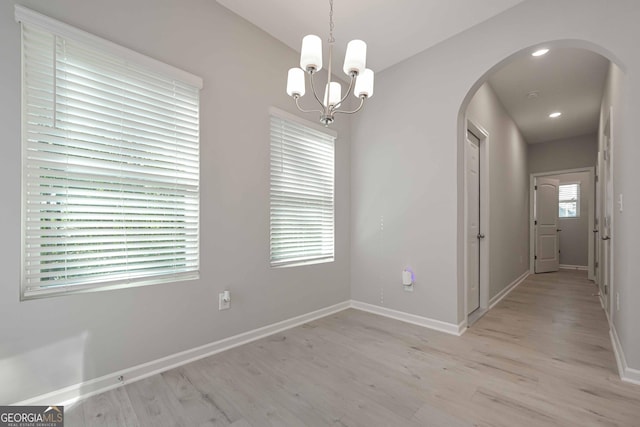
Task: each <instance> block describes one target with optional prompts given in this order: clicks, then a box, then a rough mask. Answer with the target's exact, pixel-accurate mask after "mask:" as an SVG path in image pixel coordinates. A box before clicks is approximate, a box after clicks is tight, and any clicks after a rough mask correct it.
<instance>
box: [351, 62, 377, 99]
mask: <svg viewBox="0 0 640 427" xmlns="http://www.w3.org/2000/svg"><path fill="white" fill-rule="evenodd" d="M373 76H374V73H373V71H371V70H370V69H368V68H366V69H365V70H364V71H363V72H362V74H360V75H359V76H358V79H357V80H356V88H355V90H354V91H353V94H354V95H355V97H356V98H361V97H365V98H371V97H372V96H373Z"/></svg>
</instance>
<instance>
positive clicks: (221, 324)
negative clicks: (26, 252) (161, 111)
mask: <svg viewBox="0 0 640 427" xmlns="http://www.w3.org/2000/svg"><path fill="white" fill-rule="evenodd" d="M14 3H15V2H14V1H3V2H1V3H0V57H1V58H2V60H1V61H0V88H1V89H2V98H1V99H0V127H1V128H2V136H3V138H2V142H3V144H2V146H3V151H2V156H1V157H0V182H2V183H3V203H2V209H1V210H0V234H1V235H2V238H3V242H4V245H3V246H2V248H1V249H0V251H1V254H2V256H0V271H2V279H1V282H0V384H2V385H1V386H0V403H2V404H5V403H11V402H16V401H18V400H21V399H25V398H28V397H32V396H35V395H38V394H41V393H45V392H49V391H52V390H55V389H59V388H62V387H65V386H68V385H71V384H75V383H78V382H81V381H83V380H88V379H91V378H95V377H99V376H102V375H106V374H108V373H112V372H115V371H118V370H121V369H125V368H128V367H132V366H135V365H137V364H141V363H144V362H148V361H151V360H154V359H157V358H160V357H163V356H167V355H169V354H173V353H176V352H179V351H183V350H187V349H191V348H194V347H197V346H200V345H203V344H207V343H210V342H213V341H216V340H219V339H221V338H225V337H228V336H231V335H234V334H238V333H240V332H244V331H247V330H251V329H254V328H257V327H261V326H265V325H268V324H271V323H274V322H277V321H280V320H283V319H287V318H290V317H293V316H297V315H300V314H303V313H308V312H310V311H313V310H316V309H319V308H322V307H326V306H330V305H332V304H336V303H338V302H341V301H345V300H348V299H349V295H350V291H349V256H350V255H349V238H350V233H349V217H350V214H349V206H350V205H349V200H350V197H349V191H350V184H349V162H350V161H349V154H350V149H349V129H350V125H349V118H348V117H345V116H340V118H339V120H338V123H337V128H336V129H337V131H338V133H339V138H338V140H337V142H336V233H335V234H336V261H335V262H333V263H328V264H319V265H313V266H305V267H296V268H280V269H271V268H270V267H269V200H268V197H269V139H268V135H269V132H268V123H269V121H268V108H269V107H270V106H276V107H279V108H281V109H285V110H288V111H290V112H292V113H295V112H296V110H295V107H294V106H293V104H292V101H291V99H290V98H289V97H288V96H287V95H286V93H285V84H286V75H287V70H288V68H289V67H292V66H294V65H295V64H297V63H298V61H299V58H298V54H296V53H295V52H294V51H293V50H291V49H289V48H288V47H286V46H285V45H283V44H282V43H280V42H278V41H276V40H275V39H273V38H272V37H270V36H268V35H267V34H265V33H264V32H262V31H261V30H259V29H257V28H256V27H254V26H252V25H250V24H248V23H247V22H246V21H245V20H243V19H241V18H239V17H238V16H236V15H234V14H232V13H230V12H229V11H227V10H226V9H224V8H222V7H221V6H219V5H218V4H217V3H216V2H215V1H212V0H183V1H167V0H163V1H157V0H136V1H127V0H113V1H81V0H55V1H37V0H30V1H20V2H19V3H21V4H24V5H26V6H28V7H31V8H32V9H34V10H36V11H39V12H42V13H45V14H47V15H49V16H52V17H54V18H56V19H59V20H61V21H63V22H66V23H69V24H71V25H74V26H76V27H79V28H81V29H84V30H87V31H89V32H92V33H94V34H96V35H98V36H101V37H104V38H107V39H109V40H112V41H114V42H116V43H119V44H122V45H124V46H126V47H129V48H132V49H134V50H137V51H139V52H141V53H144V54H147V55H149V56H152V57H154V58H157V59H159V60H162V61H164V62H167V63H169V64H171V65H174V66H177V67H179V68H183V69H185V70H187V71H190V72H192V73H194V74H197V75H199V76H201V77H203V78H204V89H203V91H202V93H201V99H202V102H201V123H202V127H201V225H202V229H201V278H200V280H197V281H189V282H183V283H169V284H162V285H155V286H146V287H138V288H133V289H126V290H116V291H107V292H96V293H90V294H82V295H70V296H61V297H55V298H47V299H41V300H32V301H27V302H19V280H20V153H21V151H20V27H19V25H18V24H17V23H16V22H15V21H14V18H13V5H14ZM374 99H375V98H374ZM316 119H317V118H316V117H315V116H309V120H313V121H315V120H316ZM224 289H229V290H230V291H231V295H232V308H231V310H229V311H222V312H220V311H218V309H217V304H218V303H217V301H218V293H219V292H221V291H222V290H224Z"/></svg>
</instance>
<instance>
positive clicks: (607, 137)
mask: <svg viewBox="0 0 640 427" xmlns="http://www.w3.org/2000/svg"><path fill="white" fill-rule="evenodd" d="M602 138H603V140H604V141H606V148H607V149H608V150H607V151H608V153H607V156H608V163H609V169H608V171H607V172H608V174H609V181H606V180H604V177H602V176H598V180H599V181H604V182H603V185H607V186H608V192H609V195H610V197H609V200H605V201H604V202H605V203H606V205H607V209H608V210H609V211H610V212H611V217H610V218H609V230H608V231H609V238H610V239H611V240H610V241H609V244H608V245H609V259H608V264H609V265H608V266H607V270H608V273H609V274H608V276H609V277H607V278H605V279H604V280H603V281H604V282H605V283H604V284H601V283H598V289H600V294H601V295H600V303H601V304H602V307H603V308H604V311H605V313H606V314H607V318H608V319H609V323H611V321H612V319H613V317H612V316H613V313H614V312H615V307H614V301H617V299H618V298H617V296H615V297H614V295H616V294H615V292H614V289H615V285H614V282H613V265H614V263H613V244H612V243H611V242H612V240H613V238H614V231H613V230H614V221H615V219H614V217H615V204H616V200H615V192H614V188H613V145H614V140H613V107H609V111H608V112H607V115H606V116H605V118H604V126H603V128H602ZM602 149H603V147H598V154H600V153H602V155H601V156H599V158H601V159H602V161H604V152H603V150H602ZM599 188H600V189H601V188H602V187H599ZM602 197H603V195H602V194H598V195H597V198H598V200H602ZM618 203H619V202H618ZM604 216H605V212H600V218H598V230H599V233H598V237H599V239H598V245H602V241H601V238H602V237H603V235H604V231H603V227H604V224H603V217H604ZM599 255H600V257H599V259H598V263H599V266H600V267H602V258H603V256H604V255H603V253H602V250H600V251H599ZM607 279H608V280H607ZM603 285H607V286H608V289H607V296H606V298H605V297H604V296H603V295H602V292H603Z"/></svg>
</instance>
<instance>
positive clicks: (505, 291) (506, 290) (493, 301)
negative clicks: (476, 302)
mask: <svg viewBox="0 0 640 427" xmlns="http://www.w3.org/2000/svg"><path fill="white" fill-rule="evenodd" d="M530 274H531V273H530V272H529V270H527V271H525V272H524V273H522V275H521V276H520V277H518V278H517V279H516V280H514V281H513V282H511V283H509V285H508V286H507V287H505V288H504V289H503V290H501V291H500V292H498V293H497V294H496V295H495V296H494V297H493V298H491V300H490V301H489V310H491V309H492V308H493V307H495V306H496V305H497V304H498V303H499V302H500V301H502V299H503V298H504V297H506V296H507V295H509V293H510V292H511V291H513V290H514V289H515V288H517V287H518V286H519V285H520V283H522V282H524V281H525V279H526V278H527V277H529V275H530Z"/></svg>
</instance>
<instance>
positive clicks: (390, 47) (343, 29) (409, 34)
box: [217, 0, 523, 72]
mask: <svg viewBox="0 0 640 427" xmlns="http://www.w3.org/2000/svg"><path fill="white" fill-rule="evenodd" d="M217 1H218V3H220V4H221V5H223V6H224V7H226V8H227V9H229V10H231V11H233V12H235V13H236V14H238V15H240V16H241V17H243V18H245V19H246V20H247V21H249V22H251V23H253V24H254V25H256V26H258V27H259V28H262V29H263V30H264V31H266V32H267V33H269V34H271V35H272V36H273V37H275V38H276V39H278V40H280V41H282V42H283V43H285V44H286V45H288V46H290V47H291V48H293V49H295V50H297V51H299V50H300V44H301V41H302V37H304V36H305V35H307V34H316V35H318V36H320V37H321V38H322V39H323V41H324V40H326V39H327V37H328V33H329V2H328V1H319V0H217ZM522 1H523V0H455V1H451V0H395V1H391V0H387V1H382V0H334V23H335V30H334V36H335V39H336V43H335V47H334V49H335V51H336V54H337V55H335V56H334V58H339V59H338V61H339V69H342V59H343V58H344V53H345V48H346V45H347V43H348V42H349V41H350V40H352V39H362V40H364V41H365V42H367V67H368V68H371V69H372V70H373V71H375V72H379V71H382V70H383V69H385V68H388V67H390V66H392V65H394V64H397V63H398V62H400V61H403V60H405V59H407V58H409V57H411V56H413V55H415V54H416V53H418V52H421V51H423V50H425V49H427V48H429V47H431V46H433V45H435V44H437V43H440V42H441V41H443V40H445V39H447V38H449V37H452V36H454V35H456V34H458V33H460V32H462V31H464V30H466V29H468V28H471V27H473V26H474V25H477V24H479V23H481V22H483V21H485V20H487V19H489V18H491V17H493V16H495V15H497V14H499V13H501V12H503V11H505V10H507V9H509V8H511V7H513V6H515V5H517V4H518V3H521V2H522Z"/></svg>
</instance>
